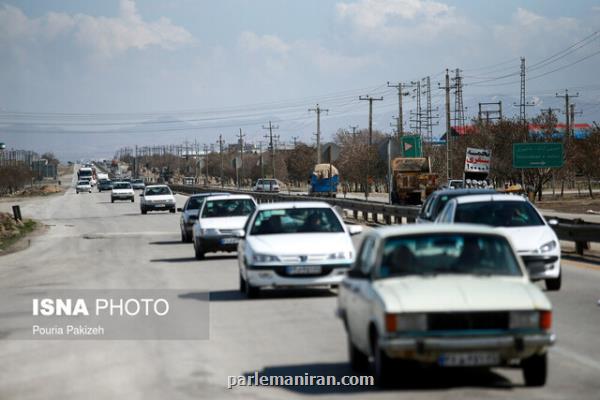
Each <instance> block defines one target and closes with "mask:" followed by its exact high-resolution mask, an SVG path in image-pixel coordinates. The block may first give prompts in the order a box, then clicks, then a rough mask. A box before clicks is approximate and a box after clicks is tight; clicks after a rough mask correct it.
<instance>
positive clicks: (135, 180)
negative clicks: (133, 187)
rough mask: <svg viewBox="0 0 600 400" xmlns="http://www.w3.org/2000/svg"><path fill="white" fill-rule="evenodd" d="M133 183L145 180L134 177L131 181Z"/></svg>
mask: <svg viewBox="0 0 600 400" xmlns="http://www.w3.org/2000/svg"><path fill="white" fill-rule="evenodd" d="M131 183H144V181H143V180H141V179H134V180H132V181H131Z"/></svg>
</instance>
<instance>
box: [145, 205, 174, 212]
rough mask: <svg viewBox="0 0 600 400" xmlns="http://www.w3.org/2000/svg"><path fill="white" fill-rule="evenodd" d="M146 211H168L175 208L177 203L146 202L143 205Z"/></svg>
mask: <svg viewBox="0 0 600 400" xmlns="http://www.w3.org/2000/svg"><path fill="white" fill-rule="evenodd" d="M141 207H142V208H144V209H145V210H146V211H166V210H174V209H175V204H166V203H163V204H144V205H143V206H141Z"/></svg>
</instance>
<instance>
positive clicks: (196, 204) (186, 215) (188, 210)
mask: <svg viewBox="0 0 600 400" xmlns="http://www.w3.org/2000/svg"><path fill="white" fill-rule="evenodd" d="M227 194H228V193H197V194H194V195H191V196H190V197H189V198H188V199H187V201H186V202H185V205H184V206H183V207H182V208H179V209H177V211H180V212H181V218H179V228H180V230H181V241H182V242H191V241H192V228H193V227H194V223H195V222H196V221H197V220H198V211H199V210H200V208H202V203H203V202H204V200H205V199H206V198H207V197H208V196H225V195H227Z"/></svg>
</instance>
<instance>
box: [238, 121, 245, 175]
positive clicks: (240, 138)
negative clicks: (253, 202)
mask: <svg viewBox="0 0 600 400" xmlns="http://www.w3.org/2000/svg"><path fill="white" fill-rule="evenodd" d="M244 137H246V135H244V134H242V128H240V134H239V136H238V143H239V145H240V182H241V185H240V186H242V187H243V186H244V170H243V168H244ZM236 168H237V165H236Z"/></svg>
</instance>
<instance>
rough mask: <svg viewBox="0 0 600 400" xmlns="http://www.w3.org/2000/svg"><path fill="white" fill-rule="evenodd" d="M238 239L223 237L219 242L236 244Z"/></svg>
mask: <svg viewBox="0 0 600 400" xmlns="http://www.w3.org/2000/svg"><path fill="white" fill-rule="evenodd" d="M239 241H240V239H238V238H225V239H221V244H237V242H239Z"/></svg>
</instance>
